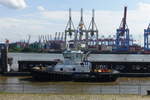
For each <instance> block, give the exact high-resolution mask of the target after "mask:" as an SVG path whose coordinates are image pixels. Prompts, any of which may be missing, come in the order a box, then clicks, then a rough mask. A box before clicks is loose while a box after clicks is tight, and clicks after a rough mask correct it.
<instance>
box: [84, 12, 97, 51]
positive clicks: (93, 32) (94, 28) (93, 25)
mask: <svg viewBox="0 0 150 100" xmlns="http://www.w3.org/2000/svg"><path fill="white" fill-rule="evenodd" d="M88 33H90V34H86V35H87V36H86V37H87V39H86V41H87V43H88V40H89V39H92V40H93V39H94V38H95V42H96V43H95V44H96V48H97V50H98V48H99V47H98V45H99V41H98V29H97V25H96V23H95V11H94V9H93V10H92V20H91V22H90V25H89V28H88ZM93 41H94V40H93ZM86 45H88V44H86Z"/></svg>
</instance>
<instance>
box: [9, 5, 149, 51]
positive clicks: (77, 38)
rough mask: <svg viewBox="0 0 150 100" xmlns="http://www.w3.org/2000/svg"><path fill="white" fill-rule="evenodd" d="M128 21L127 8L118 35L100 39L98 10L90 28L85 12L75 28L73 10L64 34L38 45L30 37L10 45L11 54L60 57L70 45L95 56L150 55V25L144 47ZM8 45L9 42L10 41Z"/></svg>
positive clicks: (42, 39) (42, 38) (40, 39)
mask: <svg viewBox="0 0 150 100" xmlns="http://www.w3.org/2000/svg"><path fill="white" fill-rule="evenodd" d="M126 20H127V7H124V13H123V18H122V20H121V24H120V26H119V27H118V29H116V33H115V34H114V35H109V36H108V37H106V36H104V35H102V36H100V35H101V33H99V30H98V28H97V25H96V21H95V10H94V9H93V10H92V18H91V21H90V24H89V26H88V27H87V26H86V25H85V23H84V16H83V9H81V18H80V21H79V24H78V26H75V25H74V23H73V19H72V14H71V9H69V20H68V22H67V25H66V28H65V30H64V32H56V33H55V34H54V35H53V36H52V34H48V35H40V36H38V40H37V41H35V42H31V38H32V37H31V36H30V35H29V36H28V37H27V39H25V40H20V41H17V42H14V43H9V51H10V52H17V51H18V52H52V53H53V52H55V53H60V52H62V51H64V50H65V49H66V47H67V45H69V47H70V48H72V49H75V48H78V49H80V50H83V51H92V53H115V54H119V53H120V54H122V53H125V54H130V53H131V54H132V53H138V54H139V53H141V54H147V53H149V52H150V46H149V44H150V43H149V33H150V25H148V27H147V28H146V29H144V32H143V37H144V40H143V42H144V43H143V44H144V45H140V44H139V43H136V42H135V41H136V40H135V39H134V37H133V36H132V34H130V29H129V27H128V26H127V22H126ZM76 27H77V28H76ZM6 41H7V42H9V40H6ZM67 41H68V44H67Z"/></svg>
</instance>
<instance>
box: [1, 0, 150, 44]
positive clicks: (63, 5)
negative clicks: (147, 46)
mask: <svg viewBox="0 0 150 100" xmlns="http://www.w3.org/2000/svg"><path fill="white" fill-rule="evenodd" d="M124 6H127V7H128V13H127V25H128V28H129V29H130V35H132V37H133V38H134V39H136V41H135V42H138V43H141V44H142V43H143V34H144V29H145V28H147V27H148V24H149V23H150V13H149V12H150V0H0V13H1V14H0V42H3V41H5V39H9V40H10V42H14V41H21V40H27V38H28V35H31V40H37V39H38V36H39V35H48V34H52V35H54V34H55V32H64V30H65V27H66V24H67V21H68V9H69V8H71V9H72V20H73V22H74V25H75V27H77V25H78V23H79V20H80V9H81V8H83V9H84V22H85V25H86V27H88V26H89V23H90V20H91V15H92V14H91V12H92V9H95V21H96V24H97V27H98V30H99V36H100V37H101V36H103V35H104V36H105V37H108V36H109V35H115V34H116V29H117V28H118V27H119V25H120V23H121V19H122V17H123V9H124Z"/></svg>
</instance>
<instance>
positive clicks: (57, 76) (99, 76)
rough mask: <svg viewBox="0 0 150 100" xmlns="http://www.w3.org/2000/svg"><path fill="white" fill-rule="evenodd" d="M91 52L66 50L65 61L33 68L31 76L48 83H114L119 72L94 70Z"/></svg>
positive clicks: (104, 69) (64, 53)
mask: <svg viewBox="0 0 150 100" xmlns="http://www.w3.org/2000/svg"><path fill="white" fill-rule="evenodd" d="M89 54H90V52H88V53H86V54H84V53H83V52H82V51H80V50H75V51H73V50H66V51H64V52H63V57H64V60H60V59H55V61H57V62H58V63H57V64H56V65H55V66H48V67H42V66H36V67H33V69H32V71H31V74H32V77H33V78H34V79H36V80H48V81H114V80H116V79H117V77H118V73H119V72H118V71H114V70H111V69H106V68H102V67H96V69H94V70H93V69H92V64H91V62H89V61H88V59H87V58H88V56H89Z"/></svg>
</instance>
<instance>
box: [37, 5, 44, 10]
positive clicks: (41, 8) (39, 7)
mask: <svg viewBox="0 0 150 100" xmlns="http://www.w3.org/2000/svg"><path fill="white" fill-rule="evenodd" d="M37 9H38V10H39V11H45V10H46V9H45V8H44V7H43V6H38V7H37Z"/></svg>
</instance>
